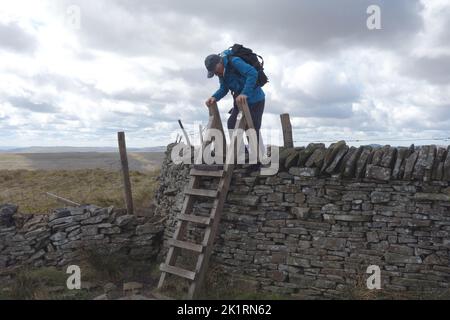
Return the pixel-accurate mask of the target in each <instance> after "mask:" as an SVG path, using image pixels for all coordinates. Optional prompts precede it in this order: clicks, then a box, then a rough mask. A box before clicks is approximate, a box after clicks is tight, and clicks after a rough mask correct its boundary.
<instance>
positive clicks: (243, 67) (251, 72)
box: [232, 57, 258, 97]
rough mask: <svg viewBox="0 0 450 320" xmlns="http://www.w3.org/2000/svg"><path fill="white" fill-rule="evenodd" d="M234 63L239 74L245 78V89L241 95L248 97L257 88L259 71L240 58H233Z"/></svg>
mask: <svg viewBox="0 0 450 320" xmlns="http://www.w3.org/2000/svg"><path fill="white" fill-rule="evenodd" d="M232 63H233V66H234V67H235V68H236V69H237V70H238V71H239V73H240V74H241V75H243V76H244V77H245V84H244V89H242V92H241V94H243V95H246V96H247V97H248V96H249V95H250V92H251V91H252V90H253V89H254V88H255V85H256V81H257V80H258V71H256V69H255V68H254V67H253V66H251V65H249V64H248V63H246V62H245V61H244V60H242V59H241V58H239V57H235V58H233V62H232Z"/></svg>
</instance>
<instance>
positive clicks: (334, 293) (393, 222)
mask: <svg viewBox="0 0 450 320" xmlns="http://www.w3.org/2000/svg"><path fill="white" fill-rule="evenodd" d="M172 147H173V145H169V147H168V150H167V153H166V159H165V161H164V163H163V167H162V171H161V177H160V183H161V184H160V189H159V190H158V192H157V195H156V205H157V213H158V214H161V215H164V216H166V217H167V218H168V219H167V220H166V228H165V232H164V239H165V240H167V239H168V238H170V237H171V236H172V233H173V230H174V227H175V223H176V219H175V216H176V215H177V214H178V213H179V212H180V210H181V207H182V204H183V198H184V196H183V190H184V188H185V186H186V184H187V182H188V180H189V175H188V174H189V166H188V165H175V164H174V163H173V162H171V161H170V158H169V155H170V151H171V148H172ZM449 151H450V148H442V147H437V146H417V147H415V146H411V147H409V148H404V147H391V146H384V147H371V146H362V147H360V148H356V147H349V146H347V145H346V144H345V142H344V141H340V142H337V143H334V144H332V145H330V146H329V147H328V148H325V146H324V145H323V144H310V145H308V146H306V147H299V148H292V149H283V150H281V151H280V158H281V160H280V163H281V170H280V172H278V174H276V175H274V176H258V175H256V174H255V173H251V174H248V173H247V172H246V168H245V166H239V167H238V168H237V169H236V170H235V172H234V175H233V180H232V184H231V188H230V192H229V195H228V198H227V201H226V205H225V208H224V213H223V218H222V221H221V225H220V228H221V229H220V235H219V237H218V239H217V240H216V245H215V250H214V255H213V260H214V261H215V262H216V263H218V264H219V265H221V266H222V267H223V268H224V270H225V271H226V272H227V273H229V274H230V275H245V276H246V277H247V278H248V279H251V283H252V284H254V285H255V286H256V287H257V288H259V290H263V291H269V292H277V293H285V294H290V295H297V296H298V295H300V296H305V297H340V296H342V293H343V292H345V291H346V290H348V289H349V288H352V287H355V286H358V285H361V284H362V285H365V279H367V277H368V275H367V274H366V270H367V267H368V266H369V265H378V266H379V267H380V268H381V281H382V288H383V289H385V290H390V291H414V292H421V291H441V290H448V289H449V285H450V284H449V283H450V265H449V263H450V259H449V250H450V236H449V234H450V187H449V181H450V152H449ZM205 186H206V187H207V186H209V187H211V186H212V182H211V181H208V180H206V182H205ZM210 207H211V204H210V203H208V202H206V199H205V200H202V201H199V202H198V203H197V204H196V206H195V208H196V209H195V210H196V214H199V215H208V212H209V209H210ZM200 231H201V230H198V229H193V230H191V233H190V236H191V237H197V238H198V234H199V232H200ZM162 252H163V253H164V251H162ZM162 256H163V255H161V257H162Z"/></svg>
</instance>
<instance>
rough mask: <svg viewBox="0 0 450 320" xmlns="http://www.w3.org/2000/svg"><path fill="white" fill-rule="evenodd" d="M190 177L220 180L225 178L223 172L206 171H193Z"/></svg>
mask: <svg viewBox="0 0 450 320" xmlns="http://www.w3.org/2000/svg"><path fill="white" fill-rule="evenodd" d="M190 175H191V176H200V177H218V178H220V177H222V176H223V170H218V171H205V170H198V169H191V172H190Z"/></svg>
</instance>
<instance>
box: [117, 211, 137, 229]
mask: <svg viewBox="0 0 450 320" xmlns="http://www.w3.org/2000/svg"><path fill="white" fill-rule="evenodd" d="M134 218H135V217H134V216H133V215H131V214H126V215H123V216H118V217H117V218H116V224H117V225H118V226H119V227H123V226H125V225H127V224H129V223H130V222H131V221H133V219H134Z"/></svg>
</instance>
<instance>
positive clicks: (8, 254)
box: [0, 204, 163, 273]
mask: <svg viewBox="0 0 450 320" xmlns="http://www.w3.org/2000/svg"><path fill="white" fill-rule="evenodd" d="M17 211H18V207H17V206H15V205H10V204H5V205H0V273H1V272H3V271H8V270H9V269H14V268H15V267H18V266H24V265H29V266H34V267H40V266H57V267H63V266H66V265H68V264H69V263H71V262H75V261H78V260H79V259H80V258H81V255H82V254H83V252H84V251H83V250H85V249H88V250H102V251H103V252H105V253H115V252H120V253H122V254H125V255H128V256H129V257H130V259H154V258H155V257H156V255H157V253H158V251H159V248H160V241H161V237H162V231H163V227H162V225H161V224H160V223H156V224H155V223H153V222H152V221H151V219H150V218H147V217H136V216H133V215H127V214H126V210H123V209H114V208H113V207H109V208H100V207H97V206H94V205H86V206H81V207H69V208H62V209H57V210H55V211H54V212H53V213H52V214H50V215H49V214H35V215H31V214H19V213H18V212H17Z"/></svg>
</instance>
